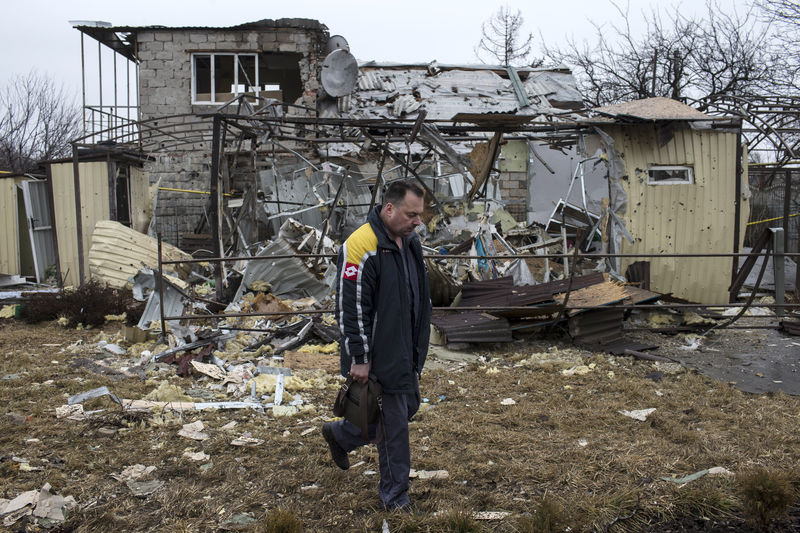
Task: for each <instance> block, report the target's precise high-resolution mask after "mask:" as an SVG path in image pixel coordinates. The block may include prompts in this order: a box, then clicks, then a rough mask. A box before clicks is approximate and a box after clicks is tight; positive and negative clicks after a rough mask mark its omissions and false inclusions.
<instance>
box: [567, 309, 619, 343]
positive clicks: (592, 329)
mask: <svg viewBox="0 0 800 533" xmlns="http://www.w3.org/2000/svg"><path fill="white" fill-rule="evenodd" d="M623 314H624V310H623V309H591V310H588V311H586V312H584V313H578V314H576V315H575V316H572V317H570V319H569V334H570V336H571V337H572V338H573V340H574V341H575V342H579V343H583V344H603V343H605V342H611V341H613V340H616V339H619V337H620V336H621V335H622V319H623Z"/></svg>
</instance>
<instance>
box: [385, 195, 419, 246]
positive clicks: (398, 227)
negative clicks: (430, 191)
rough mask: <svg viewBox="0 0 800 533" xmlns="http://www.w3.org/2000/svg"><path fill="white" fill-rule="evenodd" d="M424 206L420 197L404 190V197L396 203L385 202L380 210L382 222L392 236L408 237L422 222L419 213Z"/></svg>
mask: <svg viewBox="0 0 800 533" xmlns="http://www.w3.org/2000/svg"><path fill="white" fill-rule="evenodd" d="M424 207H425V202H424V201H423V199H422V198H420V197H419V196H417V195H416V194H414V193H412V192H410V191H409V192H406V196H405V198H404V199H403V200H402V201H401V202H398V203H396V204H391V203H389V204H386V205H385V206H383V209H382V210H381V214H382V215H384V216H383V217H382V218H383V223H384V224H385V225H386V229H387V230H389V233H390V234H391V235H392V236H393V237H408V236H409V235H411V233H412V232H413V231H414V228H416V227H417V226H419V225H420V224H421V223H422V220H420V215H422V210H423V209H424Z"/></svg>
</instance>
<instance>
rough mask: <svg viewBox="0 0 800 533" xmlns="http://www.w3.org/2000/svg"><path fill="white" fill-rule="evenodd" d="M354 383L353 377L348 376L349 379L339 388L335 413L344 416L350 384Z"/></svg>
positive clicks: (334, 404)
mask: <svg viewBox="0 0 800 533" xmlns="http://www.w3.org/2000/svg"><path fill="white" fill-rule="evenodd" d="M352 384H353V377H352V376H347V380H346V381H345V382H344V385H342V386H341V387H340V388H339V393H338V394H337V395H336V401H335V402H334V403H333V414H334V415H336V416H342V415H343V414H344V404H345V402H346V398H347V391H348V390H349V389H350V386H351V385H352Z"/></svg>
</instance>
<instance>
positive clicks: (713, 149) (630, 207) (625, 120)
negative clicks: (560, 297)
mask: <svg viewBox="0 0 800 533" xmlns="http://www.w3.org/2000/svg"><path fill="white" fill-rule="evenodd" d="M595 111H597V112H599V113H600V114H601V115H602V116H604V117H607V118H608V119H609V121H610V123H609V124H607V125H602V126H600V129H601V130H602V131H603V132H605V133H606V134H608V136H609V137H610V138H611V139H613V152H611V153H612V154H613V153H615V154H616V156H617V157H618V161H619V163H621V166H620V171H621V172H620V175H619V176H613V171H612V178H617V183H618V184H619V185H620V188H621V189H617V192H616V193H615V192H614V191H613V190H612V207H614V204H615V203H616V205H617V206H618V207H617V208H616V213H617V215H618V216H619V217H620V218H621V219H622V221H623V222H624V224H625V227H626V228H627V231H628V232H629V233H630V235H631V237H632V238H633V242H630V241H629V240H628V239H626V238H621V239H620V248H619V250H618V251H619V252H620V253H623V254H636V253H645V254H651V253H652V254H672V253H684V254H690V253H697V254H712V253H733V252H738V251H740V250H741V247H742V245H743V242H744V229H743V228H744V227H745V226H746V223H747V219H748V216H749V213H750V208H749V202H748V197H749V193H748V187H747V170H746V169H747V166H746V164H744V161H745V160H746V159H745V158H746V155H744V154H743V151H742V149H741V147H740V146H739V143H740V138H739V136H738V134H737V130H736V129H735V128H732V127H730V124H725V123H724V122H720V121H716V122H715V121H712V119H711V117H709V116H708V115H705V114H703V113H701V112H700V111H697V110H696V109H693V108H691V107H689V106H686V105H684V104H682V103H680V102H677V101H675V100H670V99H667V98H649V99H645V100H638V101H634V102H627V103H622V104H616V105H612V106H608V107H603V108H599V109H596V110H595ZM726 126H727V127H726ZM610 155H611V154H610ZM611 157H613V155H611ZM737 163H742V164H740V165H737ZM613 168H614V165H613V162H612V169H613ZM737 181H738V184H737ZM620 192H622V193H623V194H620ZM615 196H616V198H615ZM619 206H621V207H619ZM737 226H738V228H739V229H740V230H741V231H737ZM642 260H646V261H650V280H651V289H652V290H655V291H658V292H662V293H672V294H673V295H674V296H677V297H680V298H684V299H687V300H690V301H695V302H701V303H706V304H720V303H727V302H728V298H729V294H728V287H729V285H730V279H731V269H732V264H731V263H732V259H731V258H730V257H699V258H668V257H665V258H658V257H657V258H644V259H642ZM635 261H637V259H636V258H622V259H621V260H620V268H619V271H620V272H621V273H624V272H625V270H626V268H627V267H628V265H630V264H631V263H632V262H635Z"/></svg>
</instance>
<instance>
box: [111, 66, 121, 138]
mask: <svg viewBox="0 0 800 533" xmlns="http://www.w3.org/2000/svg"><path fill="white" fill-rule="evenodd" d="M113 57H114V112H113V113H111V127H112V128H116V126H117V124H118V123H117V120H118V117H117V115H118V114H119V110H118V105H117V53H116V52H113ZM117 135H118V133H117V131H116V129H115V130H114V131H113V132H112V136H114V137H116V136H117Z"/></svg>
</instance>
